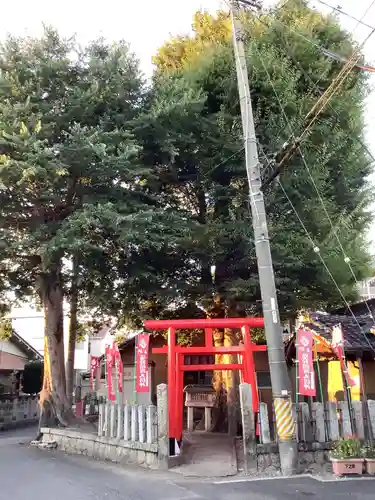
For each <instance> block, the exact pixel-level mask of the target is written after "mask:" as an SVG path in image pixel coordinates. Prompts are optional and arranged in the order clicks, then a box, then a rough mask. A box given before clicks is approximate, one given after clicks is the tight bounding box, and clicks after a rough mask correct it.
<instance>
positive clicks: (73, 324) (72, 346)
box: [66, 257, 78, 407]
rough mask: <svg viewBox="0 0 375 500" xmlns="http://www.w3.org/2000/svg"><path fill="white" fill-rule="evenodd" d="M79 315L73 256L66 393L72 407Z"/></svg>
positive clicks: (75, 268)
mask: <svg viewBox="0 0 375 500" xmlns="http://www.w3.org/2000/svg"><path fill="white" fill-rule="evenodd" d="M77 315H78V262H77V258H76V257H73V273H72V285H71V294H70V322H69V337H68V338H69V340H68V355H67V359H66V394H67V398H68V402H69V405H70V407H71V406H72V404H73V389H74V357H75V350H76V340H77V327H78V319H77Z"/></svg>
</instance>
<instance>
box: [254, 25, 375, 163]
mask: <svg viewBox="0 0 375 500" xmlns="http://www.w3.org/2000/svg"><path fill="white" fill-rule="evenodd" d="M258 19H259V21H260V22H261V23H262V24H264V25H265V26H267V27H268V28H269V29H272V26H270V24H268V23H266V22H265V21H264V20H263V19H262V18H258ZM278 22H279V23H280V24H282V25H283V26H284V27H285V28H287V29H290V30H291V31H293V33H295V34H296V35H297V36H300V37H301V38H303V39H304V40H306V41H307V42H309V43H311V44H312V45H314V46H315V47H317V48H318V49H320V50H323V47H321V46H320V45H319V44H317V43H315V42H314V41H313V40H311V39H310V38H308V37H306V36H304V35H303V34H302V33H300V32H299V31H297V30H295V29H294V28H293V27H292V26H287V25H286V24H285V23H283V22H282V21H280V20H279V19H278ZM276 31H277V30H276ZM279 39H280V40H281V42H282V43H283V45H284V47H285V49H286V51H287V52H288V55H289V57H290V58H291V59H292V61H293V62H294V63H295V64H296V65H298V66H299V68H300V70H301V72H302V73H303V75H304V77H305V78H306V80H308V81H309V82H310V84H311V85H312V86H313V87H314V89H315V90H317V91H318V92H319V94H320V95H322V94H323V91H322V90H320V89H319V87H318V84H317V83H315V82H314V81H313V79H312V78H311V76H310V75H309V74H308V73H307V72H306V71H305V69H304V68H303V67H302V65H301V63H300V62H299V61H298V59H297V58H296V57H294V55H293V54H292V52H291V50H290V47H289V44H288V42H287V41H286V39H285V37H284V36H282V35H281V34H280V35H279ZM328 107H329V109H330V110H331V111H332V112H333V113H334V114H335V115H336V117H337V118H339V114H338V112H337V111H336V109H335V108H334V107H333V106H332V104H331V103H328ZM354 140H355V141H357V142H358V144H360V145H361V147H362V148H363V149H364V150H365V151H366V153H367V154H368V155H369V156H370V157H371V159H372V161H373V162H375V156H374V155H373V154H372V152H371V151H370V149H369V148H368V146H367V145H366V144H365V143H364V142H363V141H362V140H361V139H360V138H358V137H354Z"/></svg>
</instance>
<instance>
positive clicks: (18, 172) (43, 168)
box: [0, 29, 164, 425]
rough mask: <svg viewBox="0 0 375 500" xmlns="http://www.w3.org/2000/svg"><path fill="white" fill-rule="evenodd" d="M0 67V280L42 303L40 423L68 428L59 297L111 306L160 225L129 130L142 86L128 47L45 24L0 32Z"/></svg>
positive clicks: (61, 304) (134, 276) (131, 281)
mask: <svg viewBox="0 0 375 500" xmlns="http://www.w3.org/2000/svg"><path fill="white" fill-rule="evenodd" d="M0 70H1V76H0V77H1V85H0V136H1V137H0V154H1V156H0V245H1V252H0V259H1V261H0V262H1V268H0V270H1V279H0V281H1V283H2V285H3V288H4V287H7V288H8V289H9V290H11V291H12V292H15V293H16V294H17V296H19V297H24V296H28V295H34V296H37V297H38V298H39V299H40V300H41V303H42V306H43V309H44V313H45V340H46V352H45V357H46V359H45V370H44V382H43V390H42V393H41V403H42V409H43V411H42V417H41V422H44V423H46V422H47V421H51V420H56V419H57V420H58V422H59V423H60V424H63V425H66V424H67V423H68V422H69V420H70V419H71V417H72V415H71V410H70V408H71V406H70V404H69V398H68V397H67V391H66V380H65V367H64V349H63V300H64V297H66V298H69V297H70V298H71V300H72V304H73V308H72V309H73V311H72V312H73V314H76V313H77V307H78V305H79V300H81V299H82V298H84V297H85V296H87V294H90V300H91V302H90V305H91V306H92V305H93V304H96V305H98V304H100V305H101V306H102V308H103V309H104V308H105V307H107V310H108V311H109V312H112V311H113V309H114V307H115V306H117V302H116V303H115V301H116V300H117V295H116V294H117V289H116V280H117V282H119V281H120V282H121V283H123V282H124V280H125V279H126V278H129V285H130V286H129V289H130V291H131V284H132V283H134V282H136V280H137V279H138V278H139V276H138V275H137V269H136V268H135V266H133V268H132V265H133V262H134V259H135V258H136V257H135V256H136V255H138V254H142V253H143V252H145V251H150V249H151V248H152V247H153V243H154V240H153V238H152V236H153V234H154V233H153V231H154V229H155V230H156V243H157V239H158V237H159V236H158V235H159V232H163V229H162V219H161V218H160V217H159V226H158V225H157V224H154V220H155V221H156V219H157V217H158V210H157V206H156V205H157V201H156V200H155V199H154V198H153V197H152V196H150V194H149V193H147V192H146V190H145V189H143V187H142V185H143V184H144V182H147V179H148V177H147V176H148V172H147V169H145V168H144V167H143V166H142V165H141V164H140V162H139V161H138V154H139V146H138V145H137V142H136V140H135V139H134V137H133V135H132V133H131V130H130V122H131V121H132V120H133V119H134V117H135V116H136V115H137V113H138V112H139V109H140V107H141V106H142V102H143V84H142V79H141V75H140V73H139V69H138V64H137V61H136V60H135V59H134V56H133V55H132V54H131V53H130V52H129V49H128V46H127V45H126V44H125V43H118V44H113V45H108V44H106V43H104V42H103V41H98V42H95V43H93V44H91V45H90V46H89V47H87V48H85V49H80V48H79V47H78V45H77V44H76V42H75V41H74V40H65V39H62V38H61V37H59V35H58V34H57V33H56V32H55V31H54V30H52V29H47V30H46V31H45V33H44V36H43V37H42V38H41V39H29V38H27V39H15V38H8V39H7V40H6V41H5V42H4V43H3V44H2V45H1V46H0ZM163 213H164V211H163ZM145 249H146V250H145ZM72 263H73V271H72V270H71V267H72ZM146 264H147V262H146ZM129 269H133V271H134V274H133V275H131V276H129ZM95 285H97V286H101V287H102V288H100V290H96V289H95ZM77 287H78V288H80V291H81V296H79V294H78V290H77ZM90 287H91V288H90ZM121 290H122V294H123V295H124V293H125V292H124V290H123V288H122V289H121ZM104 297H107V300H105V299H104ZM110 299H111V300H110ZM125 302H126V301H125ZM73 330H74V329H73ZM72 334H74V332H73V333H72ZM74 335H75V334H74ZM70 370H72V360H71V358H70ZM68 385H69V386H70V387H69V391H70V390H71V376H70V377H68Z"/></svg>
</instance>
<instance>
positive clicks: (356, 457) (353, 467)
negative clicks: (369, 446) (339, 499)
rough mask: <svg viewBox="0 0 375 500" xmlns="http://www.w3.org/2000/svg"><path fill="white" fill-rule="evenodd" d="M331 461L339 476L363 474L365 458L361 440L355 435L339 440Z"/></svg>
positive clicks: (335, 472) (334, 470)
mask: <svg viewBox="0 0 375 500" xmlns="http://www.w3.org/2000/svg"><path fill="white" fill-rule="evenodd" d="M331 462H332V469H333V473H334V474H336V475H337V476H343V475H345V474H351V475H358V474H362V471H363V462H364V458H363V449H362V446H361V443H360V441H359V440H358V439H356V438H354V437H349V438H343V439H340V441H337V443H335V445H334V447H333V450H332V453H331Z"/></svg>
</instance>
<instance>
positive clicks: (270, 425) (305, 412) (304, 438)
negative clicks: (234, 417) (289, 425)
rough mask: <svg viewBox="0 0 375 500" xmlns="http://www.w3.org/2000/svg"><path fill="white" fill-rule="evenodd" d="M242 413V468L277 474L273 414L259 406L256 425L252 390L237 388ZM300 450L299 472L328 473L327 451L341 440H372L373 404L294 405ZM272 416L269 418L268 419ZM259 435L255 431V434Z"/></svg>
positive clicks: (278, 470)
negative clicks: (355, 438) (353, 438)
mask: <svg viewBox="0 0 375 500" xmlns="http://www.w3.org/2000/svg"><path fill="white" fill-rule="evenodd" d="M240 396H241V414H242V427H243V437H244V465H245V471H246V472H247V473H248V474H253V473H261V474H271V475H277V474H279V473H280V459H279V454H278V445H277V434H276V430H275V428H276V422H275V415H274V412H273V414H272V415H269V414H268V407H267V405H266V404H265V403H260V407H259V420H258V423H259V426H258V429H257V426H256V419H255V416H254V413H253V410H252V397H251V387H250V385H249V384H241V385H240ZM293 411H294V415H295V418H296V423H297V426H296V435H295V437H296V438H297V442H298V450H299V454H298V455H299V456H298V458H299V470H298V472H300V473H325V472H327V471H330V468H331V465H330V459H329V455H330V450H331V449H332V447H333V445H334V442H335V441H337V440H339V439H340V438H342V437H349V436H356V437H357V438H358V439H360V440H361V441H363V442H371V441H373V440H374V437H375V401H368V402H367V405H366V404H365V403H364V402H362V401H352V402H351V403H350V404H348V403H347V402H345V401H340V402H338V403H335V402H326V403H319V402H313V403H311V404H308V403H305V402H302V403H298V404H294V405H293ZM270 417H271V418H270ZM257 430H258V431H259V432H256V431H257Z"/></svg>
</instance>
